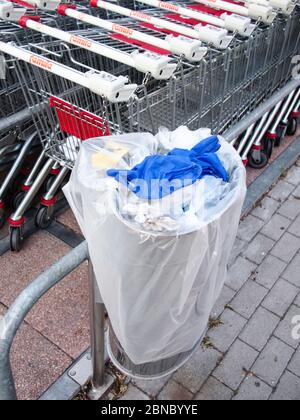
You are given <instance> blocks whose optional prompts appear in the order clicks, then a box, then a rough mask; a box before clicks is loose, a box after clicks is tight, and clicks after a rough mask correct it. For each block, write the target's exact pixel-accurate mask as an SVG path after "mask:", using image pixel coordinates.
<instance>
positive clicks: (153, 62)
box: [131, 51, 177, 80]
mask: <svg viewBox="0 0 300 420" xmlns="http://www.w3.org/2000/svg"><path fill="white" fill-rule="evenodd" d="M131 57H132V59H133V61H134V66H135V68H136V69H137V70H139V71H141V72H143V73H150V74H151V75H152V76H153V77H154V78H155V79H157V80H168V79H170V78H171V77H172V76H173V74H174V72H175V70H176V69H177V63H172V62H171V61H172V59H171V58H170V57H167V56H162V55H158V54H154V53H151V52H150V51H147V52H145V53H139V52H138V51H134V52H133V53H132V54H131Z"/></svg>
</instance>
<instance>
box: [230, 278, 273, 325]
mask: <svg viewBox="0 0 300 420" xmlns="http://www.w3.org/2000/svg"><path fill="white" fill-rule="evenodd" d="M267 293H268V291H267V289H265V288H264V287H262V286H260V285H259V284H257V283H255V282H254V281H253V280H248V281H247V282H246V283H245V285H244V286H243V287H242V289H241V290H240V291H239V292H238V294H237V295H236V296H235V298H234V299H233V301H232V302H231V303H230V306H231V307H232V308H233V310H234V311H235V312H237V313H239V314H240V315H242V316H243V317H245V318H247V319H249V318H250V317H251V316H252V315H253V313H254V312H255V310H256V309H257V308H258V306H259V305H260V304H261V302H262V301H263V299H264V298H265V296H266V294H267Z"/></svg>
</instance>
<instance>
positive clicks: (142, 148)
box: [64, 128, 246, 364]
mask: <svg viewBox="0 0 300 420" xmlns="http://www.w3.org/2000/svg"><path fill="white" fill-rule="evenodd" d="M208 134H209V132H207V130H204V131H203V130H199V131H198V132H190V131H189V130H188V129H186V128H180V129H179V130H176V131H175V132H174V133H170V132H168V131H167V130H162V131H161V132H160V133H159V135H158V136H157V137H154V136H152V135H150V134H132V135H123V136H119V137H107V138H102V139H93V140H89V141H87V142H84V143H83V145H82V148H81V151H80V154H79V157H78V160H77V163H76V166H75V168H74V170H73V172H72V176H71V180H70V182H69V184H68V185H67V186H66V187H65V190H64V191H65V194H66V196H67V199H68V201H69V203H70V205H71V207H72V209H73V211H74V213H75V216H76V217H77V220H78V222H79V224H80V226H81V228H82V231H83V233H84V235H85V237H86V239H87V241H88V245H89V251H90V256H91V260H92V263H93V266H94V270H95V275H96V279H97V281H98V284H99V288H100V292H101V295H102V298H103V300H104V303H105V305H106V308H107V311H108V314H109V318H110V322H111V324H112V327H113V330H114V333H115V334H116V336H117V338H118V340H119V342H120V344H121V346H122V348H123V349H124V350H125V352H126V354H127V355H128V357H129V358H130V360H131V361H132V362H133V363H134V364H144V363H150V362H155V361H159V360H161V359H167V358H171V357H173V356H175V355H178V354H180V353H185V352H188V351H191V350H192V349H193V348H194V346H195V345H196V344H197V342H198V341H199V339H200V338H201V336H202V335H203V333H204V331H205V329H206V327H207V323H208V319H209V315H210V313H211V311H212V308H213V306H214V304H215V302H216V300H217V299H218V297H219V295H220V292H221V290H222V288H223V285H224V282H225V280H226V275H227V264H228V261H229V257H230V253H231V250H232V247H233V244H234V241H235V238H236V233H237V229H238V224H239V220H240V215H241V209H242V205H243V202H244V198H245V193H246V175H245V174H246V173H245V168H244V166H243V164H242V162H241V159H240V156H239V155H238V154H237V152H236V151H235V150H234V149H233V148H232V146H230V145H229V144H228V143H226V142H225V141H223V140H221V142H222V147H221V150H220V151H219V152H218V154H219V156H220V158H221V160H222V163H223V164H224V166H225V168H226V169H227V171H228V172H229V175H230V182H229V184H226V183H224V182H223V181H221V180H219V184H218V187H217V188H216V180H215V179H214V180H212V179H211V177H207V179H205V181H204V184H203V183H202V184H201V185H202V188H204V201H205V202H204V204H203V206H202V207H201V211H200V212H199V214H197V219H198V222H199V224H198V226H197V225H194V226H193V229H191V225H189V224H185V223H184V224H182V225H180V220H179V225H180V226H179V229H178V230H177V231H172V232H170V231H166V232H151V231H150V230H149V229H147V230H145V229H143V228H142V225H141V226H139V225H138V224H137V223H136V222H130V221H129V220H128V219H126V218H124V217H123V215H122V214H120V213H119V208H118V198H119V188H120V184H118V183H117V182H116V181H115V180H113V179H109V178H107V177H106V176H105V172H106V171H105V169H103V168H101V165H102V164H100V168H99V167H97V158H95V156H97V154H98V152H100V154H99V156H101V155H104V156H105V159H104V161H106V160H107V162H108V164H109V166H108V168H112V167H114V168H117V167H124V168H131V167H133V166H134V165H135V164H137V163H139V162H141V161H142V160H143V159H144V158H145V157H146V156H147V155H149V154H152V153H157V152H158V151H161V150H162V149H163V148H167V147H168V148H169V149H171V148H173V147H174V145H175V146H176V147H178V146H181V147H185V144H188V147H189V148H190V147H193V146H194V145H195V144H197V143H198V142H199V141H200V140H201V138H202V139H203V137H205V138H206V137H207V135H208ZM111 144H112V145H113V148H115V149H116V144H117V145H119V146H120V150H121V152H120V151H119V153H117V154H116V153H112V152H111V148H110V145H111ZM103 148H106V150H103ZM117 148H118V147H117ZM120 156H122V157H120ZM106 158H107V159H106ZM111 159H114V160H115V163H114V165H111V163H110V160H111ZM117 161H118V162H117ZM95 162H96V164H95ZM210 182H211V183H212V184H211V185H213V186H214V190H213V191H206V193H205V188H206V189H207V188H209V185H210ZM206 183H207V185H206ZM185 227H186V231H185ZM179 232H180V233H179Z"/></svg>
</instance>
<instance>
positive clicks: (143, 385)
mask: <svg viewBox="0 0 300 420" xmlns="http://www.w3.org/2000/svg"><path fill="white" fill-rule="evenodd" d="M170 378H171V377H170V376H166V377H165V378H161V379H155V380H152V381H146V380H145V381H143V380H133V381H132V383H133V385H135V386H136V387H138V388H139V389H140V390H142V391H143V392H144V393H145V394H148V395H149V396H150V397H152V398H153V397H156V396H157V394H159V393H160V391H161V390H162V389H163V387H164V386H165V385H166V383H167V382H168V381H169V380H170Z"/></svg>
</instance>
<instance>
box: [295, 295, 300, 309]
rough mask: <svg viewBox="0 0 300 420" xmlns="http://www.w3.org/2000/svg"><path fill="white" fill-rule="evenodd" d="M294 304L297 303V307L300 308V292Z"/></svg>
mask: <svg viewBox="0 0 300 420" xmlns="http://www.w3.org/2000/svg"><path fill="white" fill-rule="evenodd" d="M294 303H295V305H296V306H299V307H300V292H299V294H298V296H297V297H296V300H295V302H294Z"/></svg>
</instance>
